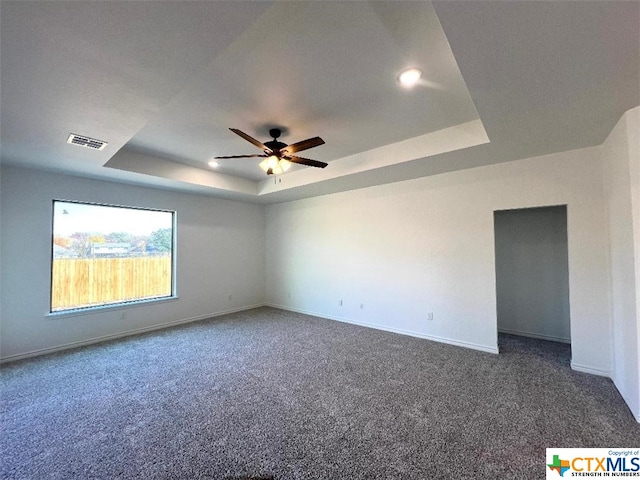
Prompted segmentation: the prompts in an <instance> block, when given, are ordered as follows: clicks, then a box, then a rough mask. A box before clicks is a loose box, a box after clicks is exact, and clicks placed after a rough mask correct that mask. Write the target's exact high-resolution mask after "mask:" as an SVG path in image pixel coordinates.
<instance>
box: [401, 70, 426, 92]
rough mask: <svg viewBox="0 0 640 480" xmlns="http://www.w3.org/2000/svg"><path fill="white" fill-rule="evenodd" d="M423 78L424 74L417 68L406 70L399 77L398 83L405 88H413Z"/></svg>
mask: <svg viewBox="0 0 640 480" xmlns="http://www.w3.org/2000/svg"><path fill="white" fill-rule="evenodd" d="M420 78H422V72H421V71H420V70H418V69H417V68H410V69H408V70H405V71H404V72H402V73H401V74H400V76H399V77H398V81H399V82H400V84H401V85H402V86H403V87H406V88H411V87H413V86H414V85H415V84H416V83H418V81H419V80H420Z"/></svg>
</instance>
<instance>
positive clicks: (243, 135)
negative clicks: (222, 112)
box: [229, 128, 271, 151]
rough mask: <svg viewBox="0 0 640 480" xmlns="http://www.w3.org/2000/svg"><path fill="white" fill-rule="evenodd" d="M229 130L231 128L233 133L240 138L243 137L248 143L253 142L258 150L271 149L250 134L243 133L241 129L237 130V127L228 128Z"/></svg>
mask: <svg viewBox="0 0 640 480" xmlns="http://www.w3.org/2000/svg"><path fill="white" fill-rule="evenodd" d="M229 130H231V131H232V132H233V133H235V134H236V135H239V136H241V137H242V138H244V139H245V140H246V141H247V142H249V143H253V144H254V145H255V146H256V147H258V148H259V149H260V150H268V151H271V149H270V148H269V147H267V146H266V145H265V144H264V143H261V142H259V141H258V140H256V139H255V138H253V137H252V136H251V135H247V134H246V133H244V132H243V131H242V130H238V129H237V128H230V129H229Z"/></svg>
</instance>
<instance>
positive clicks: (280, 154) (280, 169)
mask: <svg viewBox="0 0 640 480" xmlns="http://www.w3.org/2000/svg"><path fill="white" fill-rule="evenodd" d="M229 130H231V131H232V132H233V133H235V134H236V135H238V136H240V137H242V138H244V139H245V140H246V141H247V142H249V143H251V144H253V145H255V146H256V147H258V148H259V149H261V150H262V151H263V154H262V155H259V154H250V155H227V156H223V157H215V158H216V159H224V158H254V157H258V158H264V160H263V161H262V162H260V168H262V170H264V171H265V172H266V173H267V175H280V174H281V173H284V172H286V171H287V170H289V168H290V167H291V164H292V163H298V164H300V165H307V166H309V167H317V168H324V167H326V166H327V165H328V164H327V163H325V162H319V161H318V160H311V159H310V158H303V157H298V156H295V155H293V154H294V153H297V152H301V151H303V150H308V149H310V148H313V147H317V146H320V145H323V144H324V140H322V139H321V138H320V137H313V138H308V139H306V140H302V141H301V142H296V143H292V144H291V145H287V144H286V143H282V142H280V141H278V137H279V136H280V135H281V134H282V131H281V130H280V129H279V128H272V129H271V130H269V135H271V137H272V138H273V140H270V141H268V142H264V143H262V142H260V141H258V140H256V139H255V138H253V137H252V136H250V135H247V134H246V133H244V132H243V131H241V130H238V129H237V128H230V129H229Z"/></svg>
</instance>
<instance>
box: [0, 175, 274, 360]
mask: <svg viewBox="0 0 640 480" xmlns="http://www.w3.org/2000/svg"><path fill="white" fill-rule="evenodd" d="M1 175H2V179H1V180H2V181H1V184H0V202H1V203H0V206H1V210H0V262H1V263H0V265H1V269H0V270H1V276H0V279H1V282H2V283H1V285H2V289H1V293H0V295H1V296H0V299H1V305H0V315H1V317H0V320H1V323H0V335H1V343H0V355H1V357H2V358H4V359H6V358H11V357H13V358H15V357H16V356H18V357H19V356H22V355H25V354H29V353H35V352H43V351H48V350H50V349H55V348H57V347H60V346H65V345H69V344H75V343H76V342H80V343H82V342H86V341H91V340H94V339H99V338H104V337H109V336H113V335H119V334H122V333H125V332H130V331H135V330H140V329H147V328H155V327H158V326H161V325H164V324H167V323H170V322H176V321H184V320H189V319H199V318H206V317H208V316H211V315H216V314H219V313H222V312H226V311H233V310H238V309H242V308H246V307H250V306H254V305H260V304H263V302H264V207H262V206H260V205H251V204H247V203H241V202H233V201H228V200H219V199H215V198H210V197H205V196H196V195H189V194H181V193H175V192H169V191H163V190H156V189H150V188H142V187H137V186H129V185H122V184H116V183H109V182H103V181H98V180H89V179H82V178H76V177H70V176H65V175H57V174H52V173H46V172H42V171H36V170H27V169H21V168H15V167H6V166H5V167H2V170H1ZM54 198H55V199H64V200H78V201H88V202H98V203H107V204H116V205H129V206H138V207H153V208H161V209H168V210H176V211H177V220H178V226H177V234H178V246H177V291H178V295H179V299H177V300H171V301H166V302H161V303H150V304H141V305H135V306H128V307H122V308H119V309H106V310H103V311H96V312H94V313H87V314H82V315H73V316H61V317H47V316H46V314H47V313H48V311H49V288H50V262H51V258H50V257H51V210H52V199H54ZM229 295H232V300H229ZM123 312H124V313H126V319H125V320H120V316H121V314H122V313H123Z"/></svg>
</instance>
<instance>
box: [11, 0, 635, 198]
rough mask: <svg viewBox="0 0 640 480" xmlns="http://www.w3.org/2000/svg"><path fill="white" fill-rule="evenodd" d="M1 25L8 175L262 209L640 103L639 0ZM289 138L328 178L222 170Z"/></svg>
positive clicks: (465, 160)
mask: <svg viewBox="0 0 640 480" xmlns="http://www.w3.org/2000/svg"><path fill="white" fill-rule="evenodd" d="M0 19H1V28H0V49H1V50H0V54H1V55H0V88H1V90H0V107H1V111H0V114H1V115H0V146H1V152H0V153H1V156H2V157H1V158H2V162H3V163H6V164H14V165H24V166H28V167H35V168H45V169H49V170H54V171H61V172H65V173H70V174H75V175H81V176H90V177H96V178H104V179H110V180H116V181H123V182H130V183H136V184H142V185H155V186H160V187H163V188H172V189H179V190H184V191H191V192H198V193H204V194H209V195H215V196H221V197H226V198H237V199H241V200H246V201H253V202H259V203H273V202H279V201H286V200H292V199H296V198H303V197H308V196H313V195H319V194H325V193H332V192H336V191H341V190H348V189H353V188H360V187H364V186H369V185H376V184H381V183H387V182H392V181H399V180H405V179H409V178H414V177H419V176H425V175H432V174H437V173H441V172H445V171H452V170H457V169H461V168H470V167H473V166H479V165H486V164H490V163H497V162H504V161H509V160H514V159H518V158H525V157H531V156H536V155H543V154H546V153H551V152H557V151H563V150H568V149H573V148H579V147H585V146H591V145H596V144H599V143H601V142H602V141H603V140H604V138H605V137H606V135H607V134H608V133H609V131H610V130H611V128H612V127H613V125H614V124H615V122H616V121H617V120H618V119H619V117H620V116H621V115H622V113H624V111H626V110H628V109H630V108H632V107H635V106H637V105H638V104H640V34H639V32H640V2H634V1H632V2H616V1H613V2H611V1H604V2H598V1H592V2H570V1H554V2H551V1H549V2H536V1H533V2H526V1H514V2H509V1H470V2H465V1H455V2H451V1H443V2H433V4H432V3H431V2H414V1H407V2H405V1H390V2H381V1H375V2H356V1H333V2H326V1H306V2H302V1H300V2H291V1H288V2H282V1H278V2H265V1H257V2H249V1H235V0H231V1H220V0H216V1H185V2H177V1H166V2H161V1H156V2H107V1H95V2H89V1H86V2H67V1H58V2H51V1H49V0H47V1H29V2H26V1H9V0H3V1H2V2H1V3H0ZM410 66H417V67H418V68H420V69H421V70H423V72H424V77H423V81H422V82H421V84H419V85H418V86H416V87H415V88H413V89H411V90H406V89H403V88H401V87H400V86H399V85H398V84H397V82H396V78H397V75H398V74H399V73H400V72H401V71H402V70H403V69H404V68H406V67H410ZM274 126H278V127H283V128H284V130H285V134H284V135H283V136H282V137H281V139H280V140H282V141H284V142H286V143H294V142H297V141H300V140H303V139H306V138H308V137H312V136H316V135H319V136H321V137H322V138H323V139H324V140H325V141H326V144H325V145H322V146H320V147H316V148H314V149H312V150H308V151H305V152H304V153H302V152H301V153H300V155H302V156H305V157H310V158H313V159H317V160H321V161H326V162H328V163H329V166H328V167H327V168H325V169H322V170H321V169H316V168H312V167H301V166H295V167H294V168H292V169H291V170H290V171H289V172H287V173H286V174H284V175H282V176H279V177H278V178H273V177H266V176H265V174H264V172H262V170H260V169H259V167H258V163H259V159H232V160H221V161H220V167H219V168H218V169H215V170H214V169H212V168H210V167H208V166H207V162H208V161H209V160H210V159H211V157H213V156H217V155H238V154H249V153H260V151H259V150H257V149H256V148H255V147H254V146H252V145H251V144H250V143H247V142H246V141H244V140H243V139H241V138H240V137H238V136H236V135H234V134H233V133H232V132H230V131H229V130H228V127H234V128H239V129H241V130H243V131H245V132H247V133H248V134H250V135H252V136H254V137H256V138H258V139H259V140H261V141H266V140H268V139H269V136H268V130H269V128H270V127H274ZM70 133H77V134H81V135H87V136H90V137H93V138H98V139H100V140H105V141H107V142H109V145H108V146H107V147H106V148H105V150H104V151H92V150H89V149H84V148H81V147H77V146H73V145H69V144H67V143H66V139H67V137H68V135H69V134H70Z"/></svg>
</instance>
